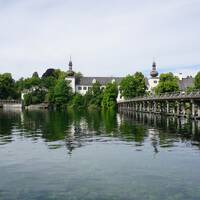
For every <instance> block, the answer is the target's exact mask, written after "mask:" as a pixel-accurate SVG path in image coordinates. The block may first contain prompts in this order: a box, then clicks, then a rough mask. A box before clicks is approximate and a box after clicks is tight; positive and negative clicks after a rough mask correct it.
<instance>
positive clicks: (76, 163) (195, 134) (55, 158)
mask: <svg viewBox="0 0 200 200" xmlns="http://www.w3.org/2000/svg"><path fill="white" fill-rule="evenodd" d="M13 199H19V200H24V199H28V200H32V199H34V200H35V199H41V200H46V199H58V200H62V199H67V200H77V199H78V200H79V199H81V200H95V199H97V200H112V199H116V200H118V199H120V200H121V199H122V200H129V199H130V200H135V199H136V200H137V199H138V200H160V199H162V200H177V199H180V200H190V199H191V200H199V199H200V122H190V121H188V120H186V119H175V118H173V117H168V118H167V117H160V116H159V115H157V116H155V115H152V116H151V115H142V114H135V115H131V114H116V113H105V112H104V113H101V112H93V113H86V112H83V113H78V112H68V113H66V112H48V111H32V112H17V111H16V112H13V111H12V112H11V111H0V200H13Z"/></svg>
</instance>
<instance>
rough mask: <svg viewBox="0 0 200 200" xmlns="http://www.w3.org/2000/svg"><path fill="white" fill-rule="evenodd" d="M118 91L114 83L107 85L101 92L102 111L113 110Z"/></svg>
mask: <svg viewBox="0 0 200 200" xmlns="http://www.w3.org/2000/svg"><path fill="white" fill-rule="evenodd" d="M117 95H118V89H117V84H116V83H108V84H107V85H106V88H105V90H104V91H103V99H102V107H103V109H115V108H116V105H117V101H116V99H117Z"/></svg>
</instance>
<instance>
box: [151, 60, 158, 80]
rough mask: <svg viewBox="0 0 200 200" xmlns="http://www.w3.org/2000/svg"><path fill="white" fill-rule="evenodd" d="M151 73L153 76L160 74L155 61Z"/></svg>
mask: <svg viewBox="0 0 200 200" xmlns="http://www.w3.org/2000/svg"><path fill="white" fill-rule="evenodd" d="M150 75H151V77H153V78H155V77H157V76H158V72H157V70H156V63H155V62H153V65H152V70H151V72H150Z"/></svg>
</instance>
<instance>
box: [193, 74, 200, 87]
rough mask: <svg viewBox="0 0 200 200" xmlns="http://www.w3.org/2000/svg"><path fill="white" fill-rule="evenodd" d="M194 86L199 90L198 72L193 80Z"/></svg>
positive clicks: (199, 77)
mask: <svg viewBox="0 0 200 200" xmlns="http://www.w3.org/2000/svg"><path fill="white" fill-rule="evenodd" d="M194 85H195V88H196V89H200V72H198V73H197V75H196V76H195V78H194Z"/></svg>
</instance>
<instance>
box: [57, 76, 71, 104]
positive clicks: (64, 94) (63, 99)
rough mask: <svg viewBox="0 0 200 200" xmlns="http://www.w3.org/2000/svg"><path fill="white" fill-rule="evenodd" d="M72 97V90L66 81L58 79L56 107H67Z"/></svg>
mask: <svg viewBox="0 0 200 200" xmlns="http://www.w3.org/2000/svg"><path fill="white" fill-rule="evenodd" d="M71 96H72V88H71V87H70V86H69V82H68V81H66V80H65V79H58V81H57V83H56V85H55V88H54V102H55V104H56V107H58V108H59V107H65V106H66V105H67V103H68V102H69V100H70V98H71Z"/></svg>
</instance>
